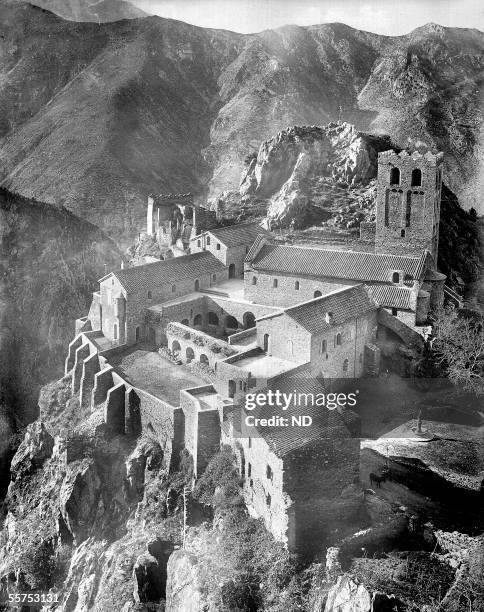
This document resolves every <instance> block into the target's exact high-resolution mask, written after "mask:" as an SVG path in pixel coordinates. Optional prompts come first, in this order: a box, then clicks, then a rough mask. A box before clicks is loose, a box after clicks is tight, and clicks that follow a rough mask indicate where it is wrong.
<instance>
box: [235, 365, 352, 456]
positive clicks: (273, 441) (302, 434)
mask: <svg viewBox="0 0 484 612" xmlns="http://www.w3.org/2000/svg"><path fill="white" fill-rule="evenodd" d="M272 389H273V390H274V391H276V390H279V391H281V393H294V391H296V393H301V394H302V393H305V394H311V393H312V394H314V396H315V397H317V394H318V393H327V392H328V391H327V389H325V388H324V386H323V384H322V383H321V382H320V381H319V380H318V379H316V378H314V377H312V376H311V377H309V376H308V377H306V376H305V375H304V374H302V375H296V376H294V377H288V378H285V379H284V380H283V381H280V382H278V383H277V385H276V386H273V387H272ZM303 404H304V405H301V404H300V403H299V402H297V401H294V400H293V401H292V402H291V404H290V405H289V407H288V408H287V410H282V408H279V407H270V406H266V407H264V408H260V409H258V410H254V411H252V412H250V414H252V415H254V416H255V417H257V418H270V417H271V416H274V415H280V416H282V417H285V418H289V419H291V417H292V416H301V415H309V416H310V417H311V418H312V421H313V422H312V424H311V425H310V426H309V427H298V426H284V427H269V426H267V427H262V426H257V427H256V429H257V432H258V433H259V434H260V436H262V437H263V438H264V439H265V441H266V442H267V444H268V445H269V447H270V448H271V450H272V451H273V452H274V453H275V454H276V455H278V456H279V457H284V456H285V455H287V454H289V453H290V452H292V451H295V450H298V449H301V448H304V447H305V446H308V445H312V444H314V443H317V442H318V441H322V440H324V439H328V438H329V439H335V438H349V437H350V432H349V430H348V428H347V427H346V425H345V424H344V421H343V418H342V417H341V416H340V415H339V413H338V412H337V411H336V410H328V409H327V408H325V407H324V406H316V405H313V404H312V403H311V402H308V404H307V405H306V404H305V403H304V402H303ZM247 414H248V413H247Z"/></svg>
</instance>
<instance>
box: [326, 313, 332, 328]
mask: <svg viewBox="0 0 484 612" xmlns="http://www.w3.org/2000/svg"><path fill="white" fill-rule="evenodd" d="M324 319H325V321H326V323H328V325H332V324H333V313H332V312H327V313H326V316H325V317H324Z"/></svg>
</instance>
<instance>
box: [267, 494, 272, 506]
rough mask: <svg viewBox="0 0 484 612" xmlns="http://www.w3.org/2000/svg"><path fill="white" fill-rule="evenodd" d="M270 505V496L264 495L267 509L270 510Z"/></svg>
mask: <svg viewBox="0 0 484 612" xmlns="http://www.w3.org/2000/svg"><path fill="white" fill-rule="evenodd" d="M271 503H272V499H271V496H270V495H269V493H268V494H267V495H266V504H267V507H268V508H270V507H271Z"/></svg>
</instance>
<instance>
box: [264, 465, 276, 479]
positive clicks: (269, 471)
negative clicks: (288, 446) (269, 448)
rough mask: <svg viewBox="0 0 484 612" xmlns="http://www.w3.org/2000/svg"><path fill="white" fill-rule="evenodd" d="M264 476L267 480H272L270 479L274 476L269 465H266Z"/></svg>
mask: <svg viewBox="0 0 484 612" xmlns="http://www.w3.org/2000/svg"><path fill="white" fill-rule="evenodd" d="M266 476H267V478H268V479H269V480H272V477H273V476H274V474H273V473H272V468H271V466H270V465H268V466H267V467H266Z"/></svg>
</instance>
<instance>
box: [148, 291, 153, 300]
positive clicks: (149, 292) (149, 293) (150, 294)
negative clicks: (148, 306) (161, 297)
mask: <svg viewBox="0 0 484 612" xmlns="http://www.w3.org/2000/svg"><path fill="white" fill-rule="evenodd" d="M152 297H153V294H152V293H151V291H148V299H149V300H151V298H152Z"/></svg>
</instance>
